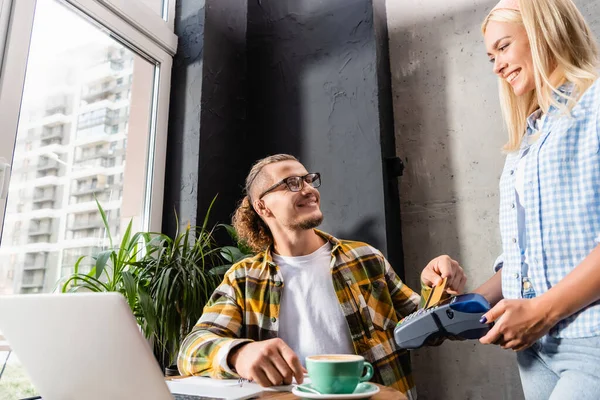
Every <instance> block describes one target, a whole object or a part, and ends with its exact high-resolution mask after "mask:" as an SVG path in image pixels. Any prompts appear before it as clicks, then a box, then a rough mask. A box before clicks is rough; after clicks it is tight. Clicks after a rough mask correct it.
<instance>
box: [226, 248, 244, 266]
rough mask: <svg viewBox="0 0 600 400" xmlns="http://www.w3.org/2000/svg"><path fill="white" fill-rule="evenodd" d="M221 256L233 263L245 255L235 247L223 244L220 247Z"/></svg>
mask: <svg viewBox="0 0 600 400" xmlns="http://www.w3.org/2000/svg"><path fill="white" fill-rule="evenodd" d="M221 257H223V258H224V259H225V260H227V261H229V262H230V263H232V264H235V263H236V262H237V261H238V260H241V259H243V258H245V257H246V255H245V254H244V253H242V252H241V251H240V249H238V248H237V247H233V246H225V247H222V248H221Z"/></svg>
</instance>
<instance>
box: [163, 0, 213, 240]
mask: <svg viewBox="0 0 600 400" xmlns="http://www.w3.org/2000/svg"><path fill="white" fill-rule="evenodd" d="M204 5H205V2H204V0H178V1H177V3H176V10H175V34H177V36H178V40H179V42H178V47H177V54H176V55H175V58H174V60H173V70H172V74H171V101H170V109H169V137H168V140H167V164H166V171H165V193H164V206H163V223H162V231H163V232H164V233H167V234H170V235H172V234H173V233H174V232H175V230H176V229H177V226H176V224H175V217H174V212H177V214H178V216H179V219H180V221H181V222H182V224H185V223H187V221H190V222H191V223H192V224H195V223H196V221H195V219H196V214H197V207H198V178H199V175H198V164H199V160H200V98H201V93H202V60H203V56H204V21H205V18H204V17H205V13H204Z"/></svg>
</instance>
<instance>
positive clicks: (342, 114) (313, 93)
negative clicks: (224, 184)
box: [247, 0, 403, 274]
mask: <svg viewBox="0 0 600 400" xmlns="http://www.w3.org/2000/svg"><path fill="white" fill-rule="evenodd" d="M375 6H376V7H375V8H374V4H373V3H372V2H371V1H369V0H329V1H325V2H324V1H321V0H277V1H275V0H271V1H268V0H263V1H256V0H251V1H249V2H248V32H247V60H248V61H247V62H248V64H247V66H248V95H247V104H248V112H247V115H248V132H249V136H250V137H251V138H252V139H251V141H252V146H251V147H249V148H250V149H251V154H252V157H253V158H254V159H257V158H260V157H263V156H266V155H268V154H273V153H280V152H285V153H291V154H294V155H296V156H298V157H299V158H300V160H301V161H302V162H303V163H304V164H305V165H306V167H307V168H308V169H309V170H311V171H319V172H321V174H322V176H323V186H322V187H321V194H322V196H321V197H322V198H321V201H322V209H323V212H324V214H325V222H324V225H323V228H324V229H325V230H326V231H329V232H331V233H333V234H334V235H336V236H338V237H340V238H346V239H352V240H362V241H366V242H368V243H370V244H372V245H373V246H376V247H378V248H379V249H381V250H382V251H383V252H384V253H386V254H387V256H388V258H389V259H390V261H391V262H392V265H394V267H395V269H396V270H397V271H398V272H399V273H400V274H402V270H403V263H402V246H401V238H400V236H399V235H400V220H399V199H398V190H397V182H396V178H395V177H394V176H393V168H392V169H391V170H390V172H388V170H387V169H386V167H385V166H386V165H387V164H388V163H389V164H390V165H391V166H392V167H393V166H394V165H393V162H390V161H386V159H388V158H393V157H394V156H395V145H394V129H393V116H392V105H391V89H390V87H391V84H390V75H389V60H388V55H387V40H388V39H387V26H386V24H387V22H386V21H385V4H383V2H381V3H380V4H379V5H377V4H376V5H375ZM380 6H383V7H384V8H383V16H382V15H381V12H382V11H381V8H380ZM375 10H377V12H378V14H376V12H375Z"/></svg>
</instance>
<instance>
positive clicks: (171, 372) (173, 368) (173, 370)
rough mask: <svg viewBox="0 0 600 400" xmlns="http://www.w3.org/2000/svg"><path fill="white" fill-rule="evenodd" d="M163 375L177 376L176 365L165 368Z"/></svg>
mask: <svg viewBox="0 0 600 400" xmlns="http://www.w3.org/2000/svg"><path fill="white" fill-rule="evenodd" d="M165 376H179V370H178V369H177V365H170V366H168V367H166V368H165Z"/></svg>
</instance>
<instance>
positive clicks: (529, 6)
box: [481, 0, 599, 152]
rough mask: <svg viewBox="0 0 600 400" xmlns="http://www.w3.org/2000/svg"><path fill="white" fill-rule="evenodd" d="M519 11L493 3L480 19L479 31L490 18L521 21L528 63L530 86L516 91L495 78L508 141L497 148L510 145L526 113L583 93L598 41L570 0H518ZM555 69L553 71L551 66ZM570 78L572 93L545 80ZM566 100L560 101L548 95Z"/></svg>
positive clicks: (516, 144)
mask: <svg viewBox="0 0 600 400" xmlns="http://www.w3.org/2000/svg"><path fill="white" fill-rule="evenodd" d="M519 8H520V11H516V10H511V9H497V10H494V11H492V12H491V13H490V14H489V15H488V16H487V17H486V18H485V20H484V21H483V24H482V26H481V31H482V32H483V34H484V35H485V31H486V28H487V25H488V23H489V22H490V21H497V22H513V23H520V24H522V25H523V26H524V27H525V31H526V32H527V37H528V39H529V44H530V47H531V56H532V60H533V66H534V78H535V90H534V91H533V92H531V93H528V94H525V95H523V96H516V95H515V94H514V92H513V90H512V88H511V86H510V84H509V83H508V82H507V81H506V80H504V79H499V92H500V104H501V106H502V114H503V116H504V120H505V122H506V124H507V127H508V142H507V143H506V144H505V145H504V147H503V150H504V151H507V152H510V151H516V150H518V149H519V148H520V146H521V140H522V139H523V136H524V135H525V131H526V128H527V117H528V116H529V115H530V114H531V113H532V112H534V111H535V110H536V109H538V108H540V109H541V110H542V111H543V112H544V113H547V112H548V110H549V109H550V107H551V106H554V107H557V108H558V109H560V110H562V111H563V112H565V113H569V112H570V111H571V110H572V109H573V107H574V106H575V104H576V103H577V101H578V100H579V98H580V97H581V96H582V95H583V93H584V92H585V91H586V90H587V89H588V88H589V87H590V86H591V85H592V84H593V83H594V81H595V80H596V79H597V77H598V72H597V68H598V64H599V62H598V46H597V44H596V41H595V39H594V35H593V34H592V31H591V30H590V28H589V26H588V25H587V23H586V22H585V20H584V18H583V16H582V15H581V13H580V12H579V10H578V9H577V7H576V6H575V4H573V2H572V1H571V0H525V1H523V0H519ZM555 71H556V72H555ZM553 72H555V73H558V74H560V76H559V78H561V79H560V80H559V81H554V82H555V83H556V82H564V81H568V82H570V83H572V84H573V92H572V95H571V96H569V95H567V94H564V93H561V92H560V91H558V89H557V88H556V87H554V86H553V83H552V82H551V81H550V76H551V74H552V73H553ZM553 94H556V95H557V96H559V97H562V98H563V99H565V100H566V106H565V105H563V104H561V103H560V102H559V101H558V100H557V98H556V97H555V96H554V95H553Z"/></svg>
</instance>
